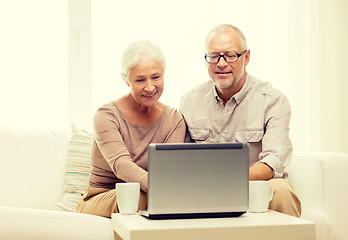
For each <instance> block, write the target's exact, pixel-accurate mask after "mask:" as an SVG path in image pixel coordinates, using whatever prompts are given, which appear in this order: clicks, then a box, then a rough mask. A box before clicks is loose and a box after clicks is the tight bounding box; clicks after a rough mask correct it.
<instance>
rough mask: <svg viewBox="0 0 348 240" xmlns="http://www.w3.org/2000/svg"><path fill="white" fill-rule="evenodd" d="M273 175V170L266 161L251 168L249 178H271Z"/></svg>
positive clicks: (253, 179) (252, 179)
mask: <svg viewBox="0 0 348 240" xmlns="http://www.w3.org/2000/svg"><path fill="white" fill-rule="evenodd" d="M272 177H273V170H272V168H270V167H269V166H268V165H267V164H265V163H261V162H258V163H255V164H254V165H252V166H251V167H250V168H249V180H251V181H255V180H269V179H271V178H272Z"/></svg>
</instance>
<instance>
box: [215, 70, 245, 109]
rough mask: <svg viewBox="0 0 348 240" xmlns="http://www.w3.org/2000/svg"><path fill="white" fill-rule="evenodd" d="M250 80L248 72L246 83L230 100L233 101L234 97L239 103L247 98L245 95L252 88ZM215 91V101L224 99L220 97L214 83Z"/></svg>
mask: <svg viewBox="0 0 348 240" xmlns="http://www.w3.org/2000/svg"><path fill="white" fill-rule="evenodd" d="M249 82H250V80H249V74H246V79H245V83H244V85H243V87H242V89H241V90H240V91H239V92H237V93H236V94H235V95H233V96H232V98H231V99H230V100H228V102H229V101H231V100H232V99H235V101H236V103H237V105H238V104H239V103H240V102H241V101H242V100H243V99H244V98H245V96H246V95H247V93H248V92H249V90H250V84H249ZM213 92H214V99H215V103H219V102H220V101H222V99H221V98H220V97H219V95H218V93H217V91H216V88H215V85H214V84H213Z"/></svg>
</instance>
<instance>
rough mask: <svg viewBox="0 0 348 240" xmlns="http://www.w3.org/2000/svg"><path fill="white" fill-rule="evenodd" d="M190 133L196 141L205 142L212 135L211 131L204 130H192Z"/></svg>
mask: <svg viewBox="0 0 348 240" xmlns="http://www.w3.org/2000/svg"><path fill="white" fill-rule="evenodd" d="M189 132H190V136H191V138H192V139H193V140H196V141H205V140H207V139H208V137H209V135H210V131H209V129H204V128H190V129H189Z"/></svg>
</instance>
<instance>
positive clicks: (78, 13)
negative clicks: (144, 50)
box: [0, 0, 348, 152]
mask: <svg viewBox="0 0 348 240" xmlns="http://www.w3.org/2000/svg"><path fill="white" fill-rule="evenodd" d="M19 6H20V7H19ZM346 12H348V2H346V1H344V0H333V1H327V0H281V1H279V0H262V1H261V0H244V1H237V0H201V1H199V0H196V1H187V0H186V1H184V0H177V1H162V0H147V1H142V0H131V1H114V0H85V1H84V0H69V1H60V0H47V1H45V0H41V1H40V0H31V1H25V0H13V1H5V0H0V20H1V21H0V27H1V44H0V51H1V54H0V63H1V65H0V66H1V70H0V81H1V88H0V93H1V94H0V104H1V105H0V107H1V111H2V114H1V119H0V124H2V125H4V124H5V125H15V126H18V125H23V124H25V125H28V126H45V125H55V126H63V125H65V126H66V125H68V124H69V123H76V124H78V125H80V126H82V127H85V128H91V123H92V116H93V113H94V112H95V111H96V110H97V108H98V107H99V106H100V105H102V104H104V103H106V102H108V101H111V100H113V99H117V98H119V97H121V96H122V95H123V94H125V93H126V92H127V91H128V89H127V87H126V85H125V84H124V83H123V81H122V80H121V78H120V75H119V73H120V58H121V55H122V51H123V49H124V48H125V47H126V45H127V44H128V43H130V42H133V41H136V40H139V39H148V40H151V41H153V42H156V43H157V44H158V45H160V47H161V48H162V49H163V51H164V53H165V55H166V59H167V66H168V68H167V72H166V76H165V92H164V94H163V97H162V98H161V100H162V101H163V102H165V103H167V104H169V105H172V106H174V107H177V106H178V104H179V100H180V97H181V95H182V94H183V93H184V92H186V91H188V90H189V89H191V88H192V87H194V86H196V85H197V84H199V83H201V82H204V81H206V80H208V75H207V70H206V68H205V63H204V58H203V54H204V38H205V36H206V34H207V32H208V31H209V30H210V29H211V28H212V27H214V26H215V25H217V24H220V23H232V24H234V25H236V26H238V27H240V28H241V29H242V30H243V32H244V33H245V35H246V38H247V41H248V47H249V48H250V49H251V61H250V64H249V66H248V68H247V70H248V72H249V73H250V74H252V75H254V76H256V77H258V78H260V79H262V80H265V81H270V82H271V83H272V84H273V85H274V86H275V87H276V88H278V89H280V90H281V91H283V92H284V93H285V94H286V95H287V96H288V98H289V100H290V102H291V104H292V112H293V113H292V119H291V125H290V127H291V138H292V141H293V143H294V147H295V151H308V150H315V151H345V152H348V137H347V136H348V129H347V126H346V124H345V123H346V122H347V121H348V113H347V112H348V111H347V106H348V97H347V96H346V93H347V91H348V84H347V80H348V79H347V78H348V74H347V65H348V64H347V60H346V56H347V53H348V52H347V51H348V47H347V44H346V42H348V36H347V35H348V30H347V28H346V23H347V16H346ZM68 16H69V17H68ZM68 34H69V38H68ZM42 109H44V110H42ZM23 119H24V121H23Z"/></svg>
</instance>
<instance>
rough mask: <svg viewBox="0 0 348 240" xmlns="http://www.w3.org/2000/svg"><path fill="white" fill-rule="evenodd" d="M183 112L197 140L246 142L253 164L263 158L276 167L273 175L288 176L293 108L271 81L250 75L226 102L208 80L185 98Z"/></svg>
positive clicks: (181, 106) (182, 104)
mask: <svg viewBox="0 0 348 240" xmlns="http://www.w3.org/2000/svg"><path fill="white" fill-rule="evenodd" d="M180 112H181V113H182V114H183V116H184V118H185V121H186V124H187V126H188V132H189V134H190V137H191V139H192V140H194V141H195V142H201V143H207V142H210V143H222V142H242V143H246V142H247V143H249V147H250V153H249V164H250V165H252V164H254V163H256V162H259V161H260V162H263V163H266V164H267V165H268V166H270V167H271V168H272V169H273V175H274V177H283V176H284V175H285V174H284V168H285V167H286V166H287V165H288V163H289V161H290V158H291V154H292V144H291V141H290V139H289V122H290V115H291V107H290V104H289V102H288V99H287V98H286V97H285V96H284V95H283V94H282V93H281V92H280V91H278V90H276V89H275V88H273V87H272V86H271V84H270V83H267V82H263V81H260V80H258V79H256V78H254V77H252V76H250V75H247V78H246V81H245V83H244V86H243V87H242V89H241V90H240V91H239V92H238V93H236V94H235V95H234V96H233V97H232V98H231V99H230V100H229V101H228V102H226V104H225V105H224V104H223V101H222V100H221V98H220V97H219V96H218V94H217V92H216V89H215V86H214V84H213V82H212V81H209V82H206V83H204V84H202V85H200V86H198V87H196V88H194V89H193V90H192V91H190V92H188V93H187V94H185V95H184V96H183V97H182V99H181V103H180Z"/></svg>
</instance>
